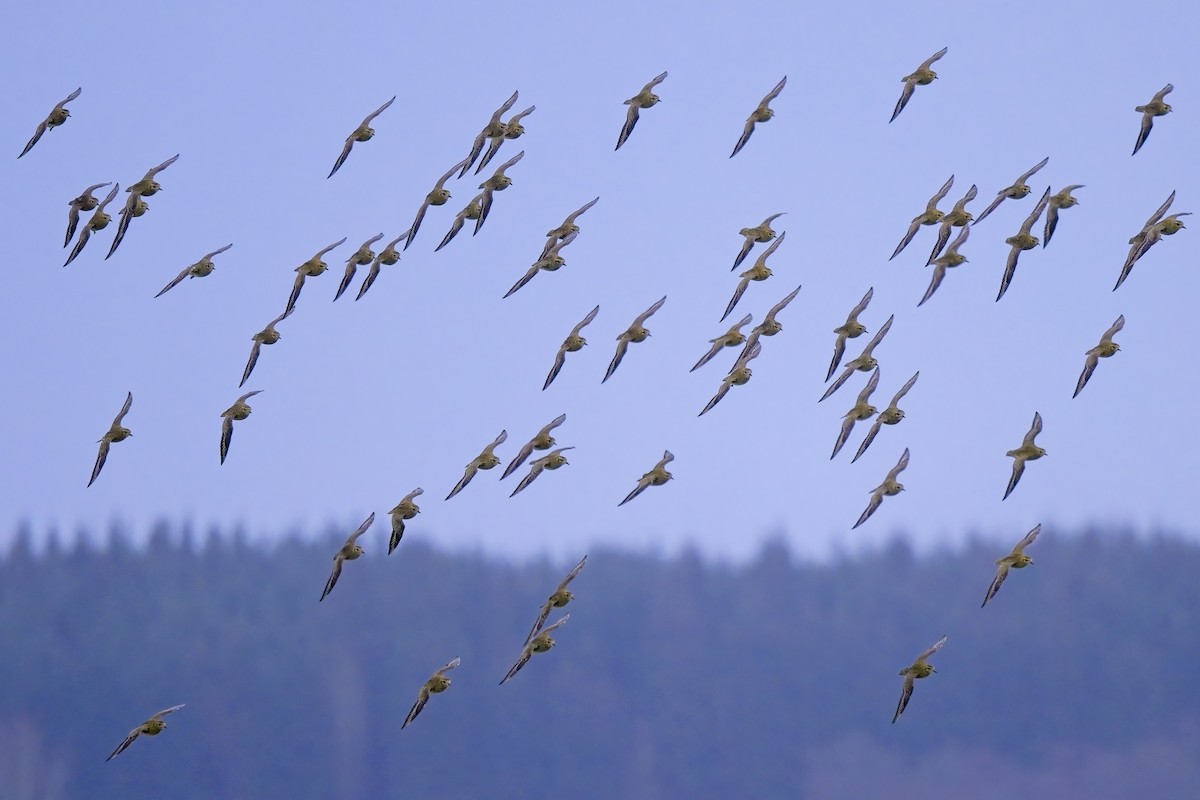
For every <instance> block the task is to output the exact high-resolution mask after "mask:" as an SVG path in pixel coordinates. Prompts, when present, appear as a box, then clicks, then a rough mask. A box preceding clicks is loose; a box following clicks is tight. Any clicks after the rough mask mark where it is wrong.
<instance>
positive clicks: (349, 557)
mask: <svg viewBox="0 0 1200 800" xmlns="http://www.w3.org/2000/svg"><path fill="white" fill-rule="evenodd" d="M374 522H375V512H374V511H372V512H371V516H369V517H367V518H366V519H365V520H363V523H362V524H361V525H359V526H358V528H357V529H355V531H354V533H352V534H350V538H348V539H346V543H345V544H343V545H342V546H341V547H340V548H338V551H337V552H336V553H334V554H333V572H331V573H330V574H329V580H327V581H325V591H323V592H321V600H318V601H317V602H321V601H323V600H324V599H325V598H326V597H328V596H329V593H330V592H332V591H333V587H334V586H337V582H338V578H340V577H341V576H342V562H343V561H353V560H354V559H356V558H358V557H359V556H361V555H362V554H363V549H362V548H361V547H359V546H358V541H357V540H358V537H360V536H362V535H363V534H364V533H366V532H367V529H368V528H370V527H371V525H372V524H373V523H374Z"/></svg>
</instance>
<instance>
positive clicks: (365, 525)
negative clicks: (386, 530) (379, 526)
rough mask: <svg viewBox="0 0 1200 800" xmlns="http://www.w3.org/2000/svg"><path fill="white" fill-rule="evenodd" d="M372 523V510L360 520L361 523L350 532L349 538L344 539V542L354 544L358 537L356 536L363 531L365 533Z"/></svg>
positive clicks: (373, 516)
mask: <svg viewBox="0 0 1200 800" xmlns="http://www.w3.org/2000/svg"><path fill="white" fill-rule="evenodd" d="M374 523H375V512H374V511H372V512H371V515H370V516H368V517H367V518H366V519H364V520H363V521H362V524H361V525H359V526H358V527H357V528H355V529H354V533H352V534H350V538H348V539H347V540H346V544H354V542H355V541H356V540H357V539H358V537H360V536H362V535H363V534H364V533H366V532H367V529H368V528H370V527H371V526H372V525H373V524H374Z"/></svg>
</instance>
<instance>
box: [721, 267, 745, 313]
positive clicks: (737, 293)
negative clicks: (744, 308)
mask: <svg viewBox="0 0 1200 800" xmlns="http://www.w3.org/2000/svg"><path fill="white" fill-rule="evenodd" d="M750 274H751V273H750V272H749V271H747V272H744V273H742V278H741V280H739V281H738V284H737V287H736V288H735V289H734V290H733V297H731V298H729V305H727V306H725V313H724V314H722V315H721V320H720V321H721V322H724V321H725V318H726V317H728V316H729V315H730V314H732V313H733V309H734V306H736V305H737V304H738V301H739V300H741V299H742V295H744V294H745V293H746V287H747V286H749V285H750Z"/></svg>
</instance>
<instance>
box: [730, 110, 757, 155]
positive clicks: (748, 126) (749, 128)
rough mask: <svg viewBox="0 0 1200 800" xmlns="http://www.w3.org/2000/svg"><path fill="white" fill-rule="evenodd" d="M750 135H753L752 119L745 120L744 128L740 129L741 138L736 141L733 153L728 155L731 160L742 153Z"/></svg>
mask: <svg viewBox="0 0 1200 800" xmlns="http://www.w3.org/2000/svg"><path fill="white" fill-rule="evenodd" d="M752 133H754V117H750V118H749V119H747V120H746V126H745V127H744V128H743V129H742V136H741V138H740V139H738V140H737V144H735V145H734V146H733V152H732V153H730V154H729V157H730V158H733V157H734V156H736V155H737V154H738V153H740V152H741V151H742V148H743V147H745V146H746V142H748V141H750V134H752Z"/></svg>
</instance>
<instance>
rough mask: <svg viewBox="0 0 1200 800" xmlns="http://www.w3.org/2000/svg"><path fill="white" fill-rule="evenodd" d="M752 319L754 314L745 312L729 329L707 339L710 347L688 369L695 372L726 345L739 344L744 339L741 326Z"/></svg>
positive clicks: (734, 345) (747, 323) (733, 345)
mask: <svg viewBox="0 0 1200 800" xmlns="http://www.w3.org/2000/svg"><path fill="white" fill-rule="evenodd" d="M752 319H754V316H753V315H752V314H747V315H746V316H744V317H742V318H741V319H740V320H739V321H738V322H737V323H735V324H734V325H732V326H731V327H730V328H729V330H727V331H725V332H724V333H723V334H721V335H720V336H718V337H717V338H715V339H709V340H708V341H709V344H711V345H712V347H710V348H709V349H708V352H707V353H705V354H704V355H702V356H700V360H699V361H697V362H696V365H695V366H694V367H692V368H691V369H690V370H688V371H689V372H695V371H696V370H698V369H700V367H703V366H704V365H705V364H707V363H708V362H709V361H712V360H713V358H715V357H716V355H717V354H718V353H720V352H721V351H722V350H724V349H725V348H726V347H737V346H738V345H739V344H741V343H742V342H744V341H746V335H745V334H744V333H742V328H744V327H746V326H747V325H749V324H750V321H751V320H752Z"/></svg>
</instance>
